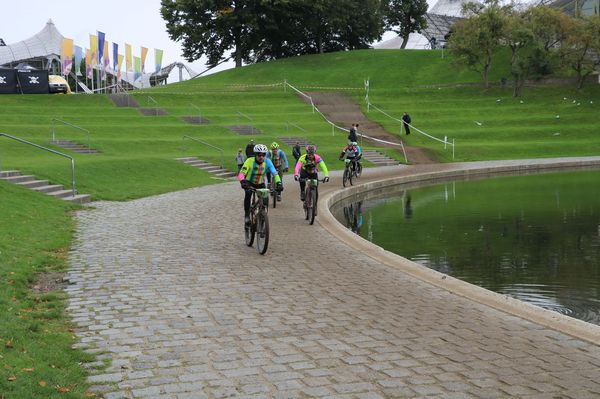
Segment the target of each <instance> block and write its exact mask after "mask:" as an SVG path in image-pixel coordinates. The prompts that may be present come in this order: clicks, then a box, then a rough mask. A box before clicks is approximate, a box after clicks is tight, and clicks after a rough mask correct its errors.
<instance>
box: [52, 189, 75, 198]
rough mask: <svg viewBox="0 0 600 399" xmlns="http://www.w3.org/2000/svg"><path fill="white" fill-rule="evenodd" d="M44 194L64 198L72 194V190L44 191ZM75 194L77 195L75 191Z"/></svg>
mask: <svg viewBox="0 0 600 399" xmlns="http://www.w3.org/2000/svg"><path fill="white" fill-rule="evenodd" d="M46 194H48V195H51V196H52V197H56V198H66V197H72V196H73V190H56V191H51V192H46ZM75 195H77V193H75Z"/></svg>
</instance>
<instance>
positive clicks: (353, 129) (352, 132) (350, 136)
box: [348, 123, 358, 144]
mask: <svg viewBox="0 0 600 399" xmlns="http://www.w3.org/2000/svg"><path fill="white" fill-rule="evenodd" d="M357 131H358V123H356V124H355V123H353V124H352V127H351V128H350V132H349V133H348V144H350V143H352V142H355V141H358V140H357V139H356V132H357Z"/></svg>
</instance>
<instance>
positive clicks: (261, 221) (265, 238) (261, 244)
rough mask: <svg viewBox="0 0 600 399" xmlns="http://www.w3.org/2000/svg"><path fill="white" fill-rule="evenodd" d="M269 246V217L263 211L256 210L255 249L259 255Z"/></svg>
mask: <svg viewBox="0 0 600 399" xmlns="http://www.w3.org/2000/svg"><path fill="white" fill-rule="evenodd" d="M268 247H269V218H268V217H267V213H266V212H264V211H258V214H257V215H256V249H258V252H259V253H260V254H261V255H264V254H265V252H267V248H268Z"/></svg>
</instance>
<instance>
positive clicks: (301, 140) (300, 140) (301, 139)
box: [279, 137, 311, 150]
mask: <svg viewBox="0 0 600 399" xmlns="http://www.w3.org/2000/svg"><path fill="white" fill-rule="evenodd" d="M279 141H282V142H284V143H286V144H287V145H289V146H290V147H292V148H293V147H294V146H295V145H296V141H297V142H298V143H300V147H302V150H304V148H305V147H306V146H307V145H309V144H311V143H310V142H308V141H306V139H305V138H304V137H279Z"/></svg>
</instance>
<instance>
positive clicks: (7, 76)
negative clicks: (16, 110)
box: [0, 69, 17, 94]
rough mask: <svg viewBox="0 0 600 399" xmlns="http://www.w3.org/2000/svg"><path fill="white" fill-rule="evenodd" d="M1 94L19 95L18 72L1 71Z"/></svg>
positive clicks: (11, 70)
mask: <svg viewBox="0 0 600 399" xmlns="http://www.w3.org/2000/svg"><path fill="white" fill-rule="evenodd" d="M0 94H17V71H15V70H14V69H0Z"/></svg>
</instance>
